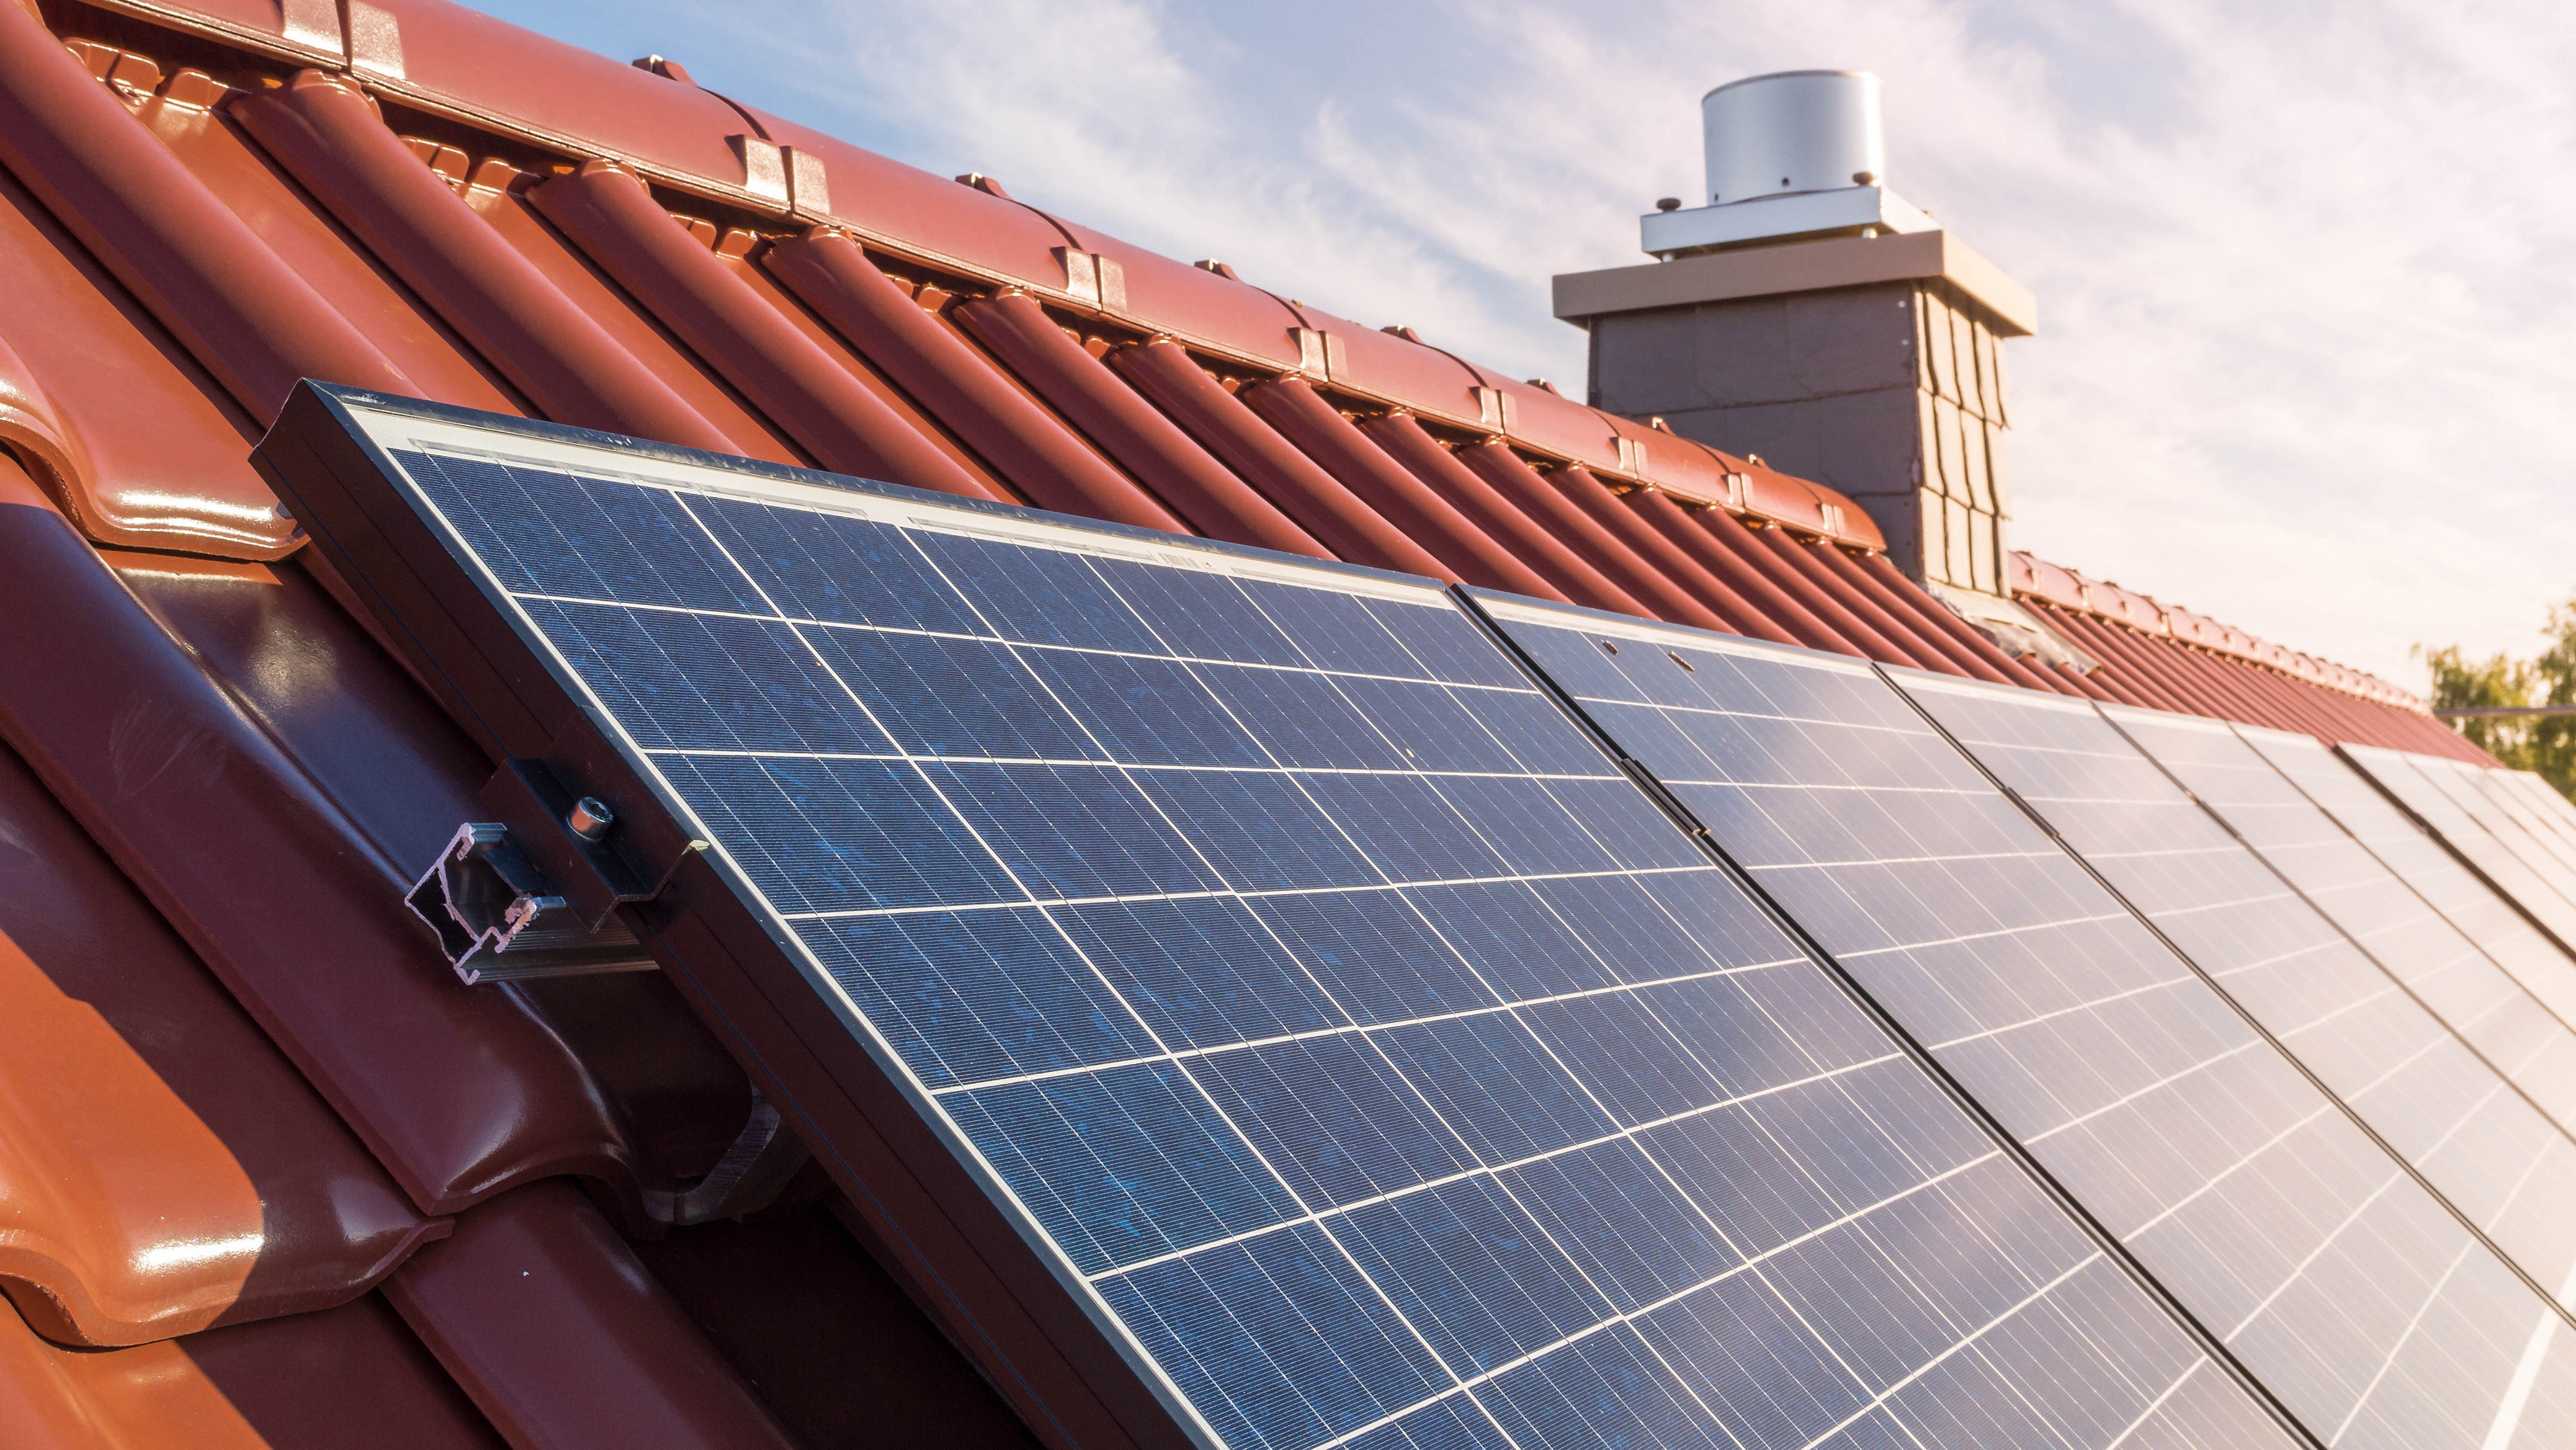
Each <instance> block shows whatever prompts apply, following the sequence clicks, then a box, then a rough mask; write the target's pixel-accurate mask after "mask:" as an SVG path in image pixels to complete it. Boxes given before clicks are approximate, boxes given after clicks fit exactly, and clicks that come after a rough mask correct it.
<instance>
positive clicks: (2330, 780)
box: [2239, 730, 2576, 1126]
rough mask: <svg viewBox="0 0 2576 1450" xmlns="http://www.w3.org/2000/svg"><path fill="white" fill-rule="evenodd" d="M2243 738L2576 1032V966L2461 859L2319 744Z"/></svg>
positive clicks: (2262, 734)
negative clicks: (2572, 1025) (2425, 832)
mask: <svg viewBox="0 0 2576 1450" xmlns="http://www.w3.org/2000/svg"><path fill="white" fill-rule="evenodd" d="M2239 733H2240V734H2241V735H2242V737H2243V738H2244V740H2245V742H2246V743H2247V744H2248V745H2251V746H2253V747H2254V749H2255V750H2256V751H2257V752H2258V753H2260V754H2261V755H2262V757H2263V758H2264V760H2265V761H2267V762H2269V763H2270V764H2271V766H2272V768H2273V769H2275V770H2277V771H2279V772H2281V774H2282V775H2283V776H2284V777H2285V778H2287V779H2288V780H2289V781H2290V783H2291V784H2293V785H2295V786H2297V787H2298V788H2299V793H2300V794H2301V795H2303V796H2305V797H2307V798H2308V799H2309V800H2311V801H2314V802H2315V803H2316V805H2317V808H2318V809H2320V810H2322V811H2324V812H2325V813H2326V814H2327V815H2329V816H2331V817H2333V818H2334V821H2335V824H2337V825H2339V826H2341V827H2342V828H2343V829H2344V830H2346V831H2348V832H2350V833H2351V835H2352V838H2353V839H2354V840H2355V841H2358V842H2359V843H2360V844H2361V845H2362V847H2363V848H2364V849H2366V850H2367V851H2368V852H2369V853H2370V855H2371V858H2372V859H2373V860H2375V861H2377V862H2378V863H2379V864H2380V865H2382V866H2384V867H2386V868H2387V869H2388V870H2389V871H2390V872H2391V873H2393V874H2394V875H2396V876H2397V877H2399V878H2400V879H2401V880H2403V881H2404V882H2405V883H2406V884H2407V886H2408V887H2409V888H2411V889H2412V890H2413V891H2414V892H2415V893H2416V894H2417V896H2418V897H2420V899H2421V900H2422V902H2423V904H2424V905H2426V906H2428V907H2431V908H2432V909H2433V910H2434V911H2435V912H2437V913H2439V915H2440V917H2441V920H2442V921H2443V922H2444V923H2445V924H2447V925H2449V926H2451V927H2454V928H2456V929H2457V930H2458V931H2459V932H2460V934H2461V935H2463V936H2466V937H2467V938H2468V939H2469V940H2470V941H2472V942H2474V943H2476V944H2477V947H2478V949H2479V950H2480V951H2482V952H2484V953H2486V955H2487V957H2488V958H2489V959H2490V960H2492V961H2493V962H2494V963H2495V964H2496V965H2497V966H2499V967H2502V968H2504V970H2505V972H2506V974H2507V975H2509V976H2511V977H2512V978H2513V980H2514V981H2515V982H2516V983H2518V984H2520V985H2521V987H2522V988H2523V990H2525V991H2527V992H2529V993H2530V994H2531V995H2532V997H2533V998H2534V999H2536V1000H2537V1001H2538V1002H2539V1003H2540V1004H2541V1005H2542V1006H2543V1007H2546V1008H2548V1009H2549V1012H2550V1015H2552V1016H2554V1017H2555V1018H2557V1019H2558V1022H2559V1024H2560V1025H2561V1026H2562V1027H2564V1026H2567V1025H2569V1024H2576V962H2571V961H2570V960H2569V959H2568V957H2567V954H2566V953H2565V952H2562V951H2560V950H2559V949H2558V947H2557V945H2556V944H2555V943H2553V942H2552V941H2550V940H2549V938H2547V937H2545V936H2543V935H2541V934H2540V932H2539V931H2538V930H2536V929H2535V928H2534V927H2533V926H2532V925H2531V923H2530V922H2529V921H2526V920H2525V919H2524V918H2523V916H2522V913H2520V912H2518V911H2516V910H2514V908H2513V906H2512V904H2511V903H2510V902H2508V901H2506V900H2505V899H2504V898H2503V897H2501V896H2499V895H2497V894H2496V892H2495V891H2494V890H2493V888H2491V887H2490V886H2488V884H2487V883H2486V882H2484V881H2481V880H2479V879H2478V878H2477V876H2475V875H2474V874H2472V873H2471V872H2470V870H2469V868H2468V867H2466V866H2464V865H2462V864H2461V863H2460V860H2459V858H2458V857H2456V856H2454V855H2452V854H2451V853H2450V852H2449V851H2448V850H2445V849H2444V848H2443V847H2442V845H2441V844H2440V843H2439V842H2437V841H2435V840H2433V839H2432V838H2431V837H2429V836H2427V835H2425V834H2424V832H2423V831H2421V830H2419V829H2417V827H2416V826H2415V824H2414V823H2413V822H2412V821H2409V820H2408V819H2406V817H2405V816H2403V815H2402V814H2400V813H2399V812H2398V810H2397V808H2396V807H2395V806H2393V805H2390V804H2389V803H2388V798H2387V797H2386V796H2384V795H2382V794H2381V793H2380V792H2379V791H2378V790H2377V789H2376V788H2374V787H2373V786H2372V785H2371V784H2370V782H2369V781H2368V780H2367V779H2365V778H2364V777H2363V776H2362V775H2360V774H2359V773H2357V772H2356V771H2354V770H2353V769H2352V767H2350V766H2348V765H2346V764H2345V763H2344V762H2343V761H2341V760H2338V759H2336V758H2335V756H2334V755H2333V753H2332V752H2330V751H2329V750H2327V748H2326V747H2325V746H2324V745H2323V744H2321V743H2319V742H2318V741H2317V740H2316V739H2314V738H2313V737H2310V736H2306V735H2284V734H2281V733H2278V732H2276V731H2269V730H2243V731H2240V732H2239ZM2562 1121H2568V1120H2566V1119H2562ZM2571 1126H2576V1124H2571Z"/></svg>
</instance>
